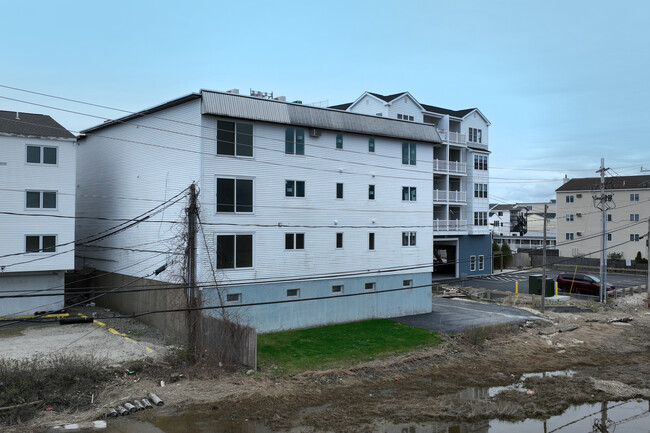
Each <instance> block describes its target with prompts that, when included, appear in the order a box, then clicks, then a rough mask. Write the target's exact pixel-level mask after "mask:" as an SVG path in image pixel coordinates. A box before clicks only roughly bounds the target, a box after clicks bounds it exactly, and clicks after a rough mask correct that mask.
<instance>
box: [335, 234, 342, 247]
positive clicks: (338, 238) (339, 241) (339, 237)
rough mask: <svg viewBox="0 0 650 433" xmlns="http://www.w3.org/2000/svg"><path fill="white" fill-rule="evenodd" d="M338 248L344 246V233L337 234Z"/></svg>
mask: <svg viewBox="0 0 650 433" xmlns="http://www.w3.org/2000/svg"><path fill="white" fill-rule="evenodd" d="M336 248H338V249H341V248H343V233H337V234H336Z"/></svg>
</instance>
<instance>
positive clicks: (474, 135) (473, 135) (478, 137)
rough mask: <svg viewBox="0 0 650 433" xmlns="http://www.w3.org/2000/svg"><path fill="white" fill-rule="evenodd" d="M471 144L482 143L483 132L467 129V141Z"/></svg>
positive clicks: (476, 129)
mask: <svg viewBox="0 0 650 433" xmlns="http://www.w3.org/2000/svg"><path fill="white" fill-rule="evenodd" d="M468 141H471V142H473V143H482V142H483V131H482V130H480V129H478V128H469V140H468Z"/></svg>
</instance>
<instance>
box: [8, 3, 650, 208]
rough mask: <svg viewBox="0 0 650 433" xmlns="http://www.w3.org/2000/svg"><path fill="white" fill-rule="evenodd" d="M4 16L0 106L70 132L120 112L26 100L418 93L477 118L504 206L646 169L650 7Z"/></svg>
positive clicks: (137, 10)
mask: <svg viewBox="0 0 650 433" xmlns="http://www.w3.org/2000/svg"><path fill="white" fill-rule="evenodd" d="M0 7H1V9H0V11H1V13H0V40H2V41H3V43H2V47H1V48H0V86H1V87H0V109H3V110H19V111H28V112H38V113H45V114H50V115H51V116H53V117H54V118H55V119H57V120H58V121H59V122H60V123H61V124H63V126H65V127H66V128H68V129H70V130H72V131H73V132H76V131H79V130H82V129H84V128H87V127H90V126H93V125H96V124H98V123H101V122H102V121H103V119H104V118H115V117H118V116H120V115H121V114H123V113H120V112H117V111H112V110H107V109H102V108H99V107H95V106H91V105H83V104H78V103H74V102H71V101H64V100H61V99H54V98H48V97H45V96H41V95H37V94H34V93H27V92H25V91H24V90H27V91H30V92H40V93H45V94H51V95H56V96H59V97H63V98H68V99H72V100H79V101H84V102H89V103H93V104H99V105H102V106H107V107H113V108H119V109H122V110H127V111H137V110H140V109H144V108H147V107H150V106H153V105H156V104H158V103H161V102H164V101H167V100H170V99H173V98H176V97H179V96H182V95H185V94H187V93H191V92H195V91H198V90H200V89H210V90H228V89H232V88H239V89H241V91H242V93H244V94H248V91H249V89H250V88H253V89H255V90H263V91H273V92H274V93H275V94H276V95H286V96H287V99H288V100H296V99H299V100H302V101H304V102H305V103H311V102H317V101H327V102H328V103H329V104H330V105H334V104H340V103H344V102H350V101H353V100H354V99H356V98H357V97H358V96H359V95H361V93H362V92H363V91H365V90H369V91H374V92H378V93H384V94H390V93H396V92H401V91H409V92H410V93H411V94H412V95H413V96H414V97H415V98H416V99H418V100H419V101H420V102H422V103H425V104H430V105H437V106H441V107H446V108H450V109H463V108H469V107H478V108H479V109H480V110H481V111H482V112H483V113H484V114H485V115H486V116H487V118H488V119H489V120H490V122H491V123H492V126H491V127H490V132H489V134H490V136H489V146H490V150H491V152H492V155H491V159H490V163H491V169H490V176H491V189H490V199H491V201H493V202H504V201H510V202H525V201H540V200H548V199H550V198H554V196H555V194H554V190H555V189H556V188H557V187H558V186H560V185H561V183H562V180H561V179H562V178H563V177H564V175H565V174H566V175H568V176H569V177H587V176H596V173H595V171H596V170H597V169H598V168H599V165H600V158H605V165H606V166H607V167H610V168H612V170H611V171H610V172H609V175H611V176H617V175H634V174H640V173H641V167H642V166H643V167H645V168H650V143H648V141H647V140H646V134H647V131H646V129H647V128H649V129H650V125H649V124H648V118H649V115H650V80H649V73H648V71H649V70H650V49H649V46H650V25H648V19H649V18H650V2H648V1H643V0H635V1H632V0H621V1H618V2H616V3H612V2H605V1H601V0H592V1H578V0H576V1H566V0H565V1H555V0H550V1H545V2H533V1H521V0H503V1H499V0H493V1H484V0H466V1H462V0H454V1H444V2H443V1H438V0H428V1H424V0H423V1H409V0H402V1H399V2H396V1H384V0H374V1H362V0H358V1H355V0H346V1H338V0H336V1H321V2H318V1H314V2H308V1H282V0H276V1H272V2H270V1H250V0H238V1H190V0H187V1H183V2H170V1H161V0H159V1H133V0H130V1H121V0H113V1H111V2H89V1H56V2H53V1H29V0H25V1H20V2H18V1H14V0H0ZM12 88H14V89H12ZM15 89H21V90H15ZM36 104H40V105H36ZM62 109H63V110H68V111H62ZM73 112H74V113H73Z"/></svg>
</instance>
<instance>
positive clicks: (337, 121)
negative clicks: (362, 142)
mask: <svg viewBox="0 0 650 433" xmlns="http://www.w3.org/2000/svg"><path fill="white" fill-rule="evenodd" d="M201 95H202V97H203V104H202V113H203V114H211V115H215V116H225V117H233V118H239V119H249V120H256V121H261V122H271V123H280V124H286V125H297V126H304V127H308V128H319V129H327V130H333V131H341V132H352V133H358V134H365V135H374V136H384V137H391V138H398V139H406V140H416V141H425V142H430V143H441V142H442V140H441V139H440V136H439V135H438V131H437V130H436V128H435V127H434V126H432V125H427V124H423V123H413V122H404V121H401V120H395V119H389V118H385V117H379V116H369V115H366V114H357V113H350V112H345V111H340V110H334V109H330V108H319V107H312V106H309V105H302V104H294V103H288V102H280V101H275V100H272V99H262V98H256V97H251V96H242V95H237V94H232V93H227V92H213V91H207V90H202V91H201Z"/></svg>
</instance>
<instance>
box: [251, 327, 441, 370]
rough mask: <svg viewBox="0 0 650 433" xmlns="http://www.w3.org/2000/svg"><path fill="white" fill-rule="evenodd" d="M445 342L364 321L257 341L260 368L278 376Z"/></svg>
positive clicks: (416, 330)
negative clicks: (276, 373) (276, 371)
mask: <svg viewBox="0 0 650 433" xmlns="http://www.w3.org/2000/svg"><path fill="white" fill-rule="evenodd" d="M441 341H442V339H441V338H440V337H438V335H437V334H436V333H435V332H431V331H427V330H425V329H419V328H413V327H411V326H407V325H403V324H401V323H397V322H394V321H392V320H387V319H377V320H364V321H361V322H353V323H343V324H338V325H329V326H322V327H319V328H310V329H299V330H296V331H286V332H276V333H272V334H261V335H259V336H258V337H257V357H258V364H259V366H260V367H262V368H264V369H265V370H269V369H273V366H277V370H278V372H279V373H286V374H292V373H296V372H299V371H305V370H314V369H320V368H326V367H334V366H342V365H351V364H355V363H358V362H363V361H369V360H372V359H374V358H376V357H381V356H386V355H389V354H392V353H400V352H408V351H409V350H412V349H415V348H417V347H422V346H433V345H436V344H438V343H440V342H441Z"/></svg>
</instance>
